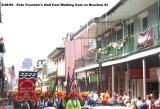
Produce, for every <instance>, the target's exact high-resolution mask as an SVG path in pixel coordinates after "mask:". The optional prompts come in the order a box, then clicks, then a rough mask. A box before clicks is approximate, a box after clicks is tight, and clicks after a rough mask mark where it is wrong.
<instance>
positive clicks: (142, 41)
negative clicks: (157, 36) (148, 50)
mask: <svg viewBox="0 0 160 109" xmlns="http://www.w3.org/2000/svg"><path fill="white" fill-rule="evenodd" d="M152 44H153V29H152V28H148V29H147V30H146V31H144V32H141V33H139V34H138V43H137V48H138V49H143V48H145V47H148V46H150V45H152Z"/></svg>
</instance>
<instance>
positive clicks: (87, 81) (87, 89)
mask: <svg viewBox="0 0 160 109" xmlns="http://www.w3.org/2000/svg"><path fill="white" fill-rule="evenodd" d="M85 73H86V82H85V83H86V91H87V90H88V80H87V70H86V72H85Z"/></svg>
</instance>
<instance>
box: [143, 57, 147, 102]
mask: <svg viewBox="0 0 160 109" xmlns="http://www.w3.org/2000/svg"><path fill="white" fill-rule="evenodd" d="M142 66H143V98H144V99H146V62H145V59H143V60H142Z"/></svg>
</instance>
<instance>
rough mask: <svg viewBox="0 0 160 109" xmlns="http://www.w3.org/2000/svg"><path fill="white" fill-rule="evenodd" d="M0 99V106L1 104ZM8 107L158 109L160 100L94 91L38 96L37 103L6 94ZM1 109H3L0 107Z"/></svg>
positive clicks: (0, 100)
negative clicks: (125, 108)
mask: <svg viewBox="0 0 160 109" xmlns="http://www.w3.org/2000/svg"><path fill="white" fill-rule="evenodd" d="M2 101H4V100H2V99H1V98H0V105H1V106H2V104H3V103H4V102H2ZM6 101H7V102H8V105H13V106H14V109H81V107H83V106H94V105H99V104H101V105H120V106H126V107H128V108H130V109H160V100H159V98H158V97H157V96H156V95H155V94H149V95H147V96H146V99H143V98H142V97H137V98H132V97H131V96H129V94H127V93H124V94H123V95H118V94H116V93H115V94H114V97H112V94H111V93H110V92H109V91H106V92H104V93H100V94H98V93H97V92H96V91H91V92H88V91H86V92H81V93H79V92H77V91H71V92H69V93H68V94H66V95H65V96H64V95H63V93H54V94H51V95H49V96H45V95H40V99H39V100H38V101H34V100H31V99H30V100H21V101H16V99H15V98H14V95H12V94H8V99H7V100H6ZM0 108H1V109H4V108H2V107H0Z"/></svg>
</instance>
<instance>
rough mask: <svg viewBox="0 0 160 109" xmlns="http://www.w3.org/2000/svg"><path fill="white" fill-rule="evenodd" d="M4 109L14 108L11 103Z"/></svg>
mask: <svg viewBox="0 0 160 109" xmlns="http://www.w3.org/2000/svg"><path fill="white" fill-rule="evenodd" d="M5 109H14V107H13V106H12V105H8V106H6V107H5Z"/></svg>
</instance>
